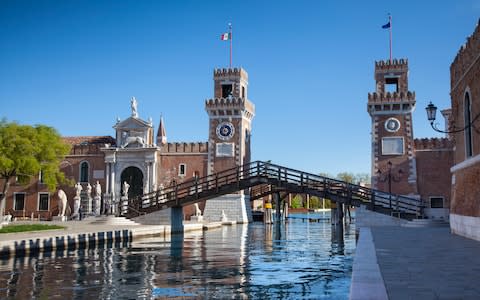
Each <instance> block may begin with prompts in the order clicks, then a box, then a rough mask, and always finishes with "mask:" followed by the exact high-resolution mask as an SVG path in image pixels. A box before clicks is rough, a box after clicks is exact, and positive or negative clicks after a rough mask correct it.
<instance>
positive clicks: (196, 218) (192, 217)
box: [190, 216, 203, 223]
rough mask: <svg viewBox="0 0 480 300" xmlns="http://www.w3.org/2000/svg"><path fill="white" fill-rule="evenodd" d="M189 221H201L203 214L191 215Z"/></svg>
mask: <svg viewBox="0 0 480 300" xmlns="http://www.w3.org/2000/svg"><path fill="white" fill-rule="evenodd" d="M190 221H191V222H195V223H202V222H203V216H191V217H190Z"/></svg>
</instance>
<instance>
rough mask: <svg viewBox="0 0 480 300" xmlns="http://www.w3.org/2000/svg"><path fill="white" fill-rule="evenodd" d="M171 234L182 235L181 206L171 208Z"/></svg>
mask: <svg viewBox="0 0 480 300" xmlns="http://www.w3.org/2000/svg"><path fill="white" fill-rule="evenodd" d="M170 217H171V228H170V230H171V232H172V233H180V232H182V233H183V209H182V207H181V206H173V207H172V208H171V214H170Z"/></svg>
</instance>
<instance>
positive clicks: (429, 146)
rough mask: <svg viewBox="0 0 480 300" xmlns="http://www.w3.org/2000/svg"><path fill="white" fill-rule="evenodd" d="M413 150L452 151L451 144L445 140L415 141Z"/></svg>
mask: <svg viewBox="0 0 480 300" xmlns="http://www.w3.org/2000/svg"><path fill="white" fill-rule="evenodd" d="M414 142H415V150H417V151H419V150H453V142H452V141H451V140H449V139H447V138H422V139H415V140H414Z"/></svg>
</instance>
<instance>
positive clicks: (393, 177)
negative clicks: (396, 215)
mask: <svg viewBox="0 0 480 300" xmlns="http://www.w3.org/2000/svg"><path fill="white" fill-rule="evenodd" d="M387 166H388V170H387V174H385V175H384V176H383V177H382V176H381V175H382V171H381V170H378V171H377V174H378V175H379V177H378V180H379V181H380V182H385V181H388V194H389V201H390V208H392V182H399V181H400V179H401V177H402V174H403V171H402V169H400V170H398V174H393V173H392V166H393V164H392V162H391V161H388V162H387Z"/></svg>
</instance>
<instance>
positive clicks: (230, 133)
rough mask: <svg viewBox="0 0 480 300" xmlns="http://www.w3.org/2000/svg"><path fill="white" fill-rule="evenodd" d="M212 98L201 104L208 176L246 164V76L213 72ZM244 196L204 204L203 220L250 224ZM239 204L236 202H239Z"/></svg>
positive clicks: (250, 108)
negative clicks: (205, 123) (206, 128)
mask: <svg viewBox="0 0 480 300" xmlns="http://www.w3.org/2000/svg"><path fill="white" fill-rule="evenodd" d="M213 80H214V93H213V98H212V99H208V100H207V101H206V102H205V110H206V111H207V113H208V116H209V135H208V148H209V149H208V166H207V172H208V175H212V176H214V174H215V173H218V172H221V171H223V170H226V169H230V168H234V167H236V166H240V165H243V164H246V163H249V162H250V156H251V155H250V136H251V131H252V119H253V117H254V115H255V106H254V104H253V103H252V102H251V101H250V100H249V99H248V74H247V72H246V71H245V70H244V69H242V68H229V69H215V70H214V72H213ZM248 197H249V196H248V194H247V193H244V192H243V191H242V192H239V193H236V194H230V195H225V196H221V197H218V198H215V199H212V200H208V201H207V203H206V205H205V211H204V216H205V218H207V219H211V220H215V219H218V218H220V217H221V216H222V211H224V212H225V214H226V215H227V218H228V219H229V220H236V221H237V222H249V221H252V217H251V208H250V201H249V199H248ZM239 200H240V201H239Z"/></svg>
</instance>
